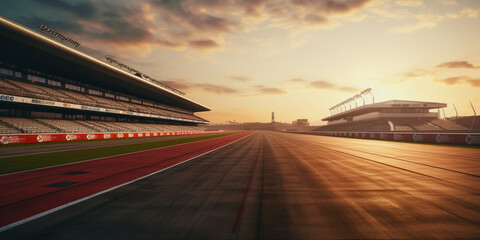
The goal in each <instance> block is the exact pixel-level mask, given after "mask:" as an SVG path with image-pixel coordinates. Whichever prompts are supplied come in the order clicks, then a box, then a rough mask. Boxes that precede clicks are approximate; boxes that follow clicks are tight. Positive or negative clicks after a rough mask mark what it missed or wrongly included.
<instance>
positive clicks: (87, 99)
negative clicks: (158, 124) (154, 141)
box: [0, 78, 205, 121]
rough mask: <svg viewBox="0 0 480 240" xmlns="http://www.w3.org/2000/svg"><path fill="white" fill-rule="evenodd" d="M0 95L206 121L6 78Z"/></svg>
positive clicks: (181, 111) (189, 114) (184, 112)
mask: <svg viewBox="0 0 480 240" xmlns="http://www.w3.org/2000/svg"><path fill="white" fill-rule="evenodd" d="M0 93H3V94H10V95H16V96H23V97H32V98H38V99H45V100H51V101H58V102H66V103H73V104H82V105H87V106H94V107H103V108H110V109H117V110H122V111H127V110H128V111H132V112H140V113H150V114H157V115H162V116H168V117H176V118H182V119H188V120H196V121H205V120H204V119H202V118H200V117H197V116H195V115H193V112H190V111H188V110H184V109H180V108H177V107H173V106H167V105H162V104H153V103H151V104H150V105H152V106H147V105H142V104H136V103H131V102H125V101H120V100H114V99H109V98H106V97H99V96H95V95H90V94H85V93H80V92H75V91H70V90H65V89H60V88H50V87H45V86H41V85H37V84H32V83H26V82H20V81H14V80H11V79H4V78H2V79H0Z"/></svg>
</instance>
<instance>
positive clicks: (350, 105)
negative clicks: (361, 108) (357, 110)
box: [345, 98, 352, 110]
mask: <svg viewBox="0 0 480 240" xmlns="http://www.w3.org/2000/svg"><path fill="white" fill-rule="evenodd" d="M347 103H348V106H349V107H350V108H349V109H348V110H351V109H352V104H350V98H349V99H347V100H345V104H347Z"/></svg>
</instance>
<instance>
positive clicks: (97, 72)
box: [0, 17, 210, 134]
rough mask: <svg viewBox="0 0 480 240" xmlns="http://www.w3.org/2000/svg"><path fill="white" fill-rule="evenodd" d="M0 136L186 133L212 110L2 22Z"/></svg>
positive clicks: (198, 126) (200, 124)
mask: <svg viewBox="0 0 480 240" xmlns="http://www.w3.org/2000/svg"><path fill="white" fill-rule="evenodd" d="M0 51H1V54H0V134H35V133H109V132H153V131H155V132H167V131H168V132H177V131H178V132H181V131H198V130H202V129H204V126H205V125H206V124H207V123H208V121H207V120H205V119H203V118H201V117H198V116H196V115H195V113H196V112H202V111H209V110H210V109H209V108H208V107H206V106H203V105H201V104H199V103H197V102H195V101H193V100H191V99H188V98H187V97H185V95H184V93H182V92H180V91H178V90H176V89H174V88H172V87H169V86H167V85H165V84H163V83H161V82H158V81H152V80H150V79H146V78H144V77H142V76H138V74H132V73H130V72H127V71H124V70H122V69H119V68H117V67H114V66H111V65H109V64H107V63H106V62H103V61H100V60H98V59H96V58H93V57H91V56H89V55H86V54H84V53H82V52H80V51H79V50H77V49H74V48H71V47H69V46H67V45H64V43H61V42H58V41H56V40H54V39H51V38H49V37H47V36H44V35H42V34H41V33H39V32H36V31H33V30H31V29H27V28H25V27H23V26H21V25H19V24H17V23H14V22H12V21H9V20H7V19H5V18H2V17H0Z"/></svg>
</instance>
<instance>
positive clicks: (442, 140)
mask: <svg viewBox="0 0 480 240" xmlns="http://www.w3.org/2000/svg"><path fill="white" fill-rule="evenodd" d="M289 133H300V134H311V135H321V136H333V137H348V138H361V139H376V140H388V141H399V142H421V143H438V144H455V145H473V146H480V133H414V132H333V131H332V132H330V131H328V132H321V131H308V132H289Z"/></svg>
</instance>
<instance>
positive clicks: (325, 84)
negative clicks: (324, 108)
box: [308, 81, 335, 89]
mask: <svg viewBox="0 0 480 240" xmlns="http://www.w3.org/2000/svg"><path fill="white" fill-rule="evenodd" d="M308 86H309V87H312V88H318V89H332V88H335V84H333V83H329V82H325V81H315V82H311V83H310V84H309V85H308Z"/></svg>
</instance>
